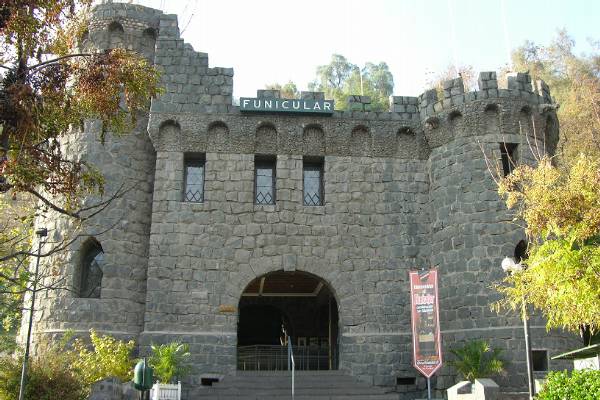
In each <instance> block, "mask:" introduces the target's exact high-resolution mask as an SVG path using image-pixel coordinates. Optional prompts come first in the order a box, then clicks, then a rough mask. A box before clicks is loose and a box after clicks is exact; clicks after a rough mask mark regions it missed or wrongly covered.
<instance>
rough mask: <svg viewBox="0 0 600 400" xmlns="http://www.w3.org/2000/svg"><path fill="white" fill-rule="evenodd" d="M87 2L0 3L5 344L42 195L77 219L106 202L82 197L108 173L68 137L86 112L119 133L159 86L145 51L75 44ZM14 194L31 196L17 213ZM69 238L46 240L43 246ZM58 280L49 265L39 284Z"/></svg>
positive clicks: (0, 345) (0, 255) (1, 313)
mask: <svg viewBox="0 0 600 400" xmlns="http://www.w3.org/2000/svg"><path fill="white" fill-rule="evenodd" d="M91 3H92V1H91V0H28V1H26V2H23V1H8V2H2V6H0V11H1V12H0V98H2V101H1V102H0V122H1V123H0V193H1V194H0V195H1V196H2V198H1V199H0V322H2V328H3V329H2V334H0V351H2V350H4V349H6V350H10V349H11V348H13V347H14V340H12V337H13V335H14V333H15V330H16V325H17V323H18V321H19V319H20V312H19V310H20V309H21V304H22V298H23V295H24V293H25V292H26V291H28V290H31V289H30V287H31V286H32V285H31V284H32V282H31V279H30V276H29V275H28V273H27V266H28V265H29V263H30V260H29V256H31V255H32V252H31V249H30V247H31V241H30V238H31V231H30V229H31V226H32V220H33V217H34V215H35V212H36V204H37V203H38V200H40V201H41V202H43V203H44V204H45V207H46V208H48V209H50V210H52V211H53V212H57V213H59V214H62V215H65V216H67V217H69V218H71V220H72V221H73V222H76V223H77V222H81V221H84V220H85V219H87V218H89V217H90V215H94V214H95V213H96V212H99V211H100V210H101V209H102V207H100V208H98V205H97V204H96V205H94V204H87V205H86V206H83V198H85V197H86V196H88V195H90V194H96V195H103V194H104V193H103V192H104V184H105V182H104V177H103V176H102V175H101V174H100V173H99V171H98V170H97V168H95V167H94V166H92V165H90V164H88V163H86V162H85V161H84V160H81V159H73V158H72V157H71V158H70V159H69V158H68V157H67V156H66V155H65V154H64V150H65V149H64V147H62V146H61V142H62V139H63V137H64V136H65V135H67V134H68V133H69V132H72V130H73V129H74V127H78V126H80V125H81V123H82V121H84V120H85V119H98V120H100V121H101V122H102V128H103V132H102V134H103V135H104V134H105V132H107V131H110V132H113V133H115V134H123V133H125V132H127V131H128V130H129V129H130V128H131V127H133V126H134V124H135V119H136V118H135V117H136V115H137V113H139V112H140V111H143V110H145V109H146V107H147V106H148V103H149V99H150V97H152V96H156V95H157V94H159V93H160V92H161V90H160V89H159V88H158V82H159V74H158V71H157V70H156V69H155V68H154V67H153V66H152V65H150V64H149V63H148V62H147V61H146V60H145V59H144V58H143V57H141V56H139V55H137V54H135V53H133V52H131V51H128V50H125V49H111V50H107V51H101V52H100V51H96V50H95V49H93V48H82V46H81V45H80V43H78V38H80V37H81V36H82V34H83V33H84V31H85V29H86V28H87V26H88V20H87V17H88V11H89V7H90V5H91ZM98 88H102V90H98ZM121 194H122V193H121ZM27 196H29V197H27ZM14 198H17V199H18V202H21V203H19V204H21V205H26V206H25V207H22V208H21V209H20V210H19V211H18V212H15V208H16V207H15V204H16V203H17V202H14V201H13V199H14ZM104 200H105V203H106V204H108V202H109V200H107V199H106V198H105V199H104ZM67 241H68V238H65V242H67ZM64 244H65V243H58V244H55V245H54V247H52V246H47V248H46V251H45V253H47V254H48V253H52V252H54V251H59V250H61V249H63V248H64V247H65V246H64ZM61 245H63V246H62V247H61ZM48 247H52V248H48ZM44 278H48V279H44ZM56 281H57V279H52V276H51V273H49V274H48V275H46V276H43V277H41V279H40V282H45V283H46V285H45V287H44V288H42V289H46V288H55V287H56ZM62 286H64V285H61V287H62ZM38 288H39V286H38Z"/></svg>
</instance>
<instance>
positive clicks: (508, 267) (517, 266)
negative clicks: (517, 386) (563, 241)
mask: <svg viewBox="0 0 600 400" xmlns="http://www.w3.org/2000/svg"><path fill="white" fill-rule="evenodd" d="M502 270H503V271H504V272H505V273H507V274H509V275H510V274H513V273H515V272H521V271H523V270H524V267H523V265H522V264H521V263H516V262H515V260H514V259H513V258H512V257H506V258H505V259H504V260H502ZM521 319H523V331H524V333H525V352H526V353H527V357H526V361H527V384H528V386H529V399H533V397H534V396H535V384H534V381H533V366H532V365H531V336H530V334H529V321H528V318H527V305H526V304H525V297H524V296H523V299H522V301H521Z"/></svg>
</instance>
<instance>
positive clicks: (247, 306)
mask: <svg viewBox="0 0 600 400" xmlns="http://www.w3.org/2000/svg"><path fill="white" fill-rule="evenodd" d="M217 17H220V16H215V18H217ZM224 17H226V16H224ZM215 34H217V33H215ZM81 46H82V48H84V49H108V48H113V47H119V46H122V47H125V48H127V49H130V50H132V51H137V52H139V53H141V54H143V55H144V56H145V57H146V58H147V59H148V60H149V61H150V62H152V63H153V64H154V65H156V67H157V68H158V69H159V70H160V71H161V73H162V83H163V86H164V93H163V94H162V95H161V96H160V97H159V98H156V99H152V102H151V105H150V108H149V110H148V113H147V114H146V115H144V116H142V118H139V123H138V126H137V128H136V129H135V130H134V131H133V132H131V133H130V134H129V135H125V136H122V137H112V136H110V135H108V137H107V139H106V142H105V143H104V144H102V143H101V142H100V141H99V140H98V137H99V134H100V131H101V128H100V127H99V126H98V124H97V123H95V122H93V121H87V122H86V123H85V124H84V129H83V131H81V132H76V133H73V134H72V135H71V136H70V141H69V142H68V143H64V146H65V150H66V151H67V152H68V153H70V154H72V155H73V156H74V157H82V158H83V159H85V160H87V161H89V162H90V163H93V164H94V165H96V166H97V167H98V168H99V169H100V171H101V172H102V173H103V174H104V176H105V177H106V182H107V188H106V191H107V193H110V191H111V190H112V191H115V190H116V189H117V188H119V187H120V185H123V184H124V185H127V186H128V187H131V189H130V190H128V191H127V192H126V193H125V194H124V195H123V196H122V197H121V198H119V199H118V200H117V201H115V202H114V203H113V204H111V205H110V207H109V208H108V209H107V210H106V211H105V212H104V213H103V216H102V218H98V219H95V220H93V221H91V222H90V223H89V224H88V225H87V226H86V227H85V229H86V232H84V233H86V234H87V235H81V239H80V240H77V241H76V242H75V243H73V245H72V246H71V248H70V249H69V251H68V252H67V254H66V255H62V256H61V257H62V258H61V259H60V260H58V259H57V260H50V261H49V262H48V263H49V264H52V263H53V262H56V264H57V265H60V266H61V267H60V268H59V270H58V272H57V273H58V274H59V275H61V276H63V277H64V279H65V281H66V282H70V284H71V285H72V290H71V291H68V292H67V291H65V292H60V291H55V292H49V293H47V294H45V295H44V296H41V297H42V300H41V304H40V305H39V306H38V310H37V312H36V315H35V330H34V338H35V341H36V342H38V343H39V342H42V341H44V340H49V339H50V340H52V339H55V338H57V337H60V336H61V335H62V334H63V333H64V332H65V331H67V330H73V331H74V332H75V333H80V334H85V333H87V332H88V331H89V329H90V328H94V329H96V330H98V331H100V332H105V333H110V334H111V335H114V336H117V337H119V338H128V339H134V340H135V341H136V343H137V344H138V349H137V351H138V353H139V354H140V355H141V356H143V355H145V354H148V352H149V351H150V345H151V344H153V343H167V342H171V341H179V342H184V343H189V344H190V352H191V361H192V363H193V367H194V373H193V374H192V376H191V377H190V378H188V379H187V380H186V381H185V382H184V387H186V393H187V394H186V396H187V398H189V399H192V398H194V399H195V398H202V396H207V397H209V398H210V397H211V396H212V398H218V391H217V390H218V387H219V386H221V387H222V388H228V389H227V390H229V392H227V393H230V394H232V393H233V394H236V393H237V394H236V395H239V398H244V396H246V398H252V396H253V395H252V394H251V393H252V392H251V388H260V387H263V388H264V390H267V389H269V388H271V387H277V385H279V383H278V382H279V381H277V379H278V377H279V376H280V375H281V376H283V377H284V378H285V379H284V380H283V381H282V382H285V385H288V382H289V375H285V374H288V372H287V371H288V365H289V362H290V349H291V353H292V354H293V357H294V363H295V368H296V370H297V371H298V372H299V373H300V375H299V378H298V379H299V380H298V381H297V388H298V390H299V391H300V392H299V393H303V394H304V395H306V396H313V395H314V396H316V395H317V394H318V395H323V396H333V395H334V394H335V393H337V395H339V396H342V397H343V398H352V397H351V395H352V394H353V393H354V394H356V393H359V396H360V395H364V396H367V394H369V395H371V394H372V395H373V396H375V397H369V398H373V399H374V398H381V399H383V398H396V399H397V398H402V399H413V398H420V397H422V396H423V391H424V388H425V386H424V385H425V384H424V382H425V381H424V379H423V378H422V377H421V376H419V375H418V373H417V372H416V371H415V369H414V368H413V366H412V341H411V328H410V298H409V285H408V273H409V271H410V270H414V269H423V268H425V269H427V268H437V270H438V275H439V279H440V284H439V287H440V293H439V295H440V299H439V300H440V313H439V318H440V325H441V328H442V339H443V347H444V348H449V347H456V346H460V345H462V344H464V343H466V342H468V341H469V340H474V339H486V340H487V341H488V342H490V343H491V345H492V346H493V347H500V348H502V349H504V354H505V355H506V357H507V358H508V359H510V360H511V362H510V364H509V366H508V369H509V370H508V373H507V375H506V376H503V377H500V379H499V384H500V385H501V386H502V388H503V390H506V391H519V390H525V387H526V381H525V380H524V379H521V378H520V377H523V374H520V373H519V372H518V371H522V370H523V368H524V363H525V354H524V352H522V351H521V349H522V348H523V347H524V341H523V331H522V325H521V321H520V319H519V317H518V315H503V314H496V313H494V312H492V311H491V310H490V307H489V305H490V303H491V302H492V301H493V300H494V299H495V298H496V297H495V296H496V294H495V293H493V291H492V290H491V289H490V285H491V283H492V282H495V281H497V280H499V279H500V278H501V277H502V274H503V272H502V270H501V268H500V267H499V266H500V263H501V261H502V259H503V258H504V257H507V256H512V255H513V254H514V252H515V248H516V246H517V244H518V243H519V242H520V241H521V240H522V239H524V237H525V236H524V232H523V231H522V230H521V229H520V228H519V227H518V226H516V225H515V224H512V223H509V222H510V221H511V220H512V216H511V215H510V214H509V213H508V212H507V211H506V209H505V206H504V204H503V202H502V200H501V199H500V198H499V197H498V194H497V192H496V186H495V183H494V180H493V178H492V176H491V175H490V171H489V169H488V167H489V165H488V163H486V157H487V161H490V160H491V162H492V163H495V164H496V165H498V166H499V172H500V173H503V172H505V173H506V172H507V171H506V170H507V169H509V164H508V162H507V160H508V157H509V156H510V158H511V159H512V160H516V161H517V162H532V160H533V156H532V154H531V152H530V148H529V146H528V144H531V143H534V144H536V143H537V144H539V146H538V148H540V149H546V150H547V151H549V152H552V151H553V148H554V146H555V145H556V142H557V140H558V122H557V119H556V113H555V108H556V107H554V106H553V104H552V99H551V97H550V93H549V90H548V87H547V86H546V85H545V84H544V83H543V82H542V81H538V82H531V79H530V77H529V75H527V74H521V73H518V74H517V73H515V74H512V75H510V76H509V77H508V87H506V88H499V87H498V81H497V77H496V73H495V72H482V73H481V74H480V76H479V89H478V90H477V91H474V92H465V90H464V86H463V82H462V79H461V78H457V79H454V80H451V81H448V82H445V84H444V91H443V98H441V97H440V98H438V94H437V93H436V91H435V90H432V91H427V92H425V93H423V94H422V95H420V96H418V97H410V96H393V97H391V98H390V108H389V111H387V112H373V111H371V110H370V100H369V98H367V97H364V96H353V97H351V98H350V99H349V100H350V101H349V109H348V110H345V111H337V110H334V107H333V104H332V102H331V100H330V99H326V98H324V96H323V93H319V92H303V93H302V96H301V98H300V99H281V98H280V95H279V93H278V92H277V91H269V90H259V91H258V93H257V95H256V97H255V98H242V99H240V103H239V105H234V104H233V99H232V93H233V84H234V73H233V69H231V68H220V67H213V66H210V65H209V58H208V55H207V54H205V53H201V52H197V51H195V50H194V49H193V48H192V47H191V45H189V44H186V43H185V42H184V40H183V39H182V38H181V37H180V32H179V27H178V22H177V16H175V15H167V14H164V13H162V12H161V11H159V10H154V9H151V8H146V7H142V6H139V5H133V4H125V3H112V2H107V3H105V4H101V5H98V6H96V7H95V8H94V10H93V15H92V18H91V22H90V26H89V32H88V33H87V35H86V36H85V38H84V39H83V42H82V43H81ZM383 56H384V55H382V57H383ZM257 62H260V60H258V59H257ZM266 67H267V66H265V68H266ZM534 126H535V128H536V129H535V130H534V129H533V127H534ZM503 169H504V171H503ZM38 224H40V225H41V224H43V225H44V226H45V227H47V228H48V230H49V232H50V237H54V238H57V239H58V238H60V237H64V236H67V235H68V233H69V231H70V229H72V227H71V226H70V225H69V224H68V223H67V222H66V221H64V220H62V219H61V218H60V217H59V216H56V215H54V214H53V213H52V212H51V211H49V212H48V213H47V214H46V218H45V219H41V218H40V220H38ZM101 232H103V233H102V234H99V233H101ZM52 235H54V236H52ZM531 331H532V338H533V347H534V349H538V351H539V352H541V353H539V356H541V357H544V355H545V357H546V359H547V361H548V362H547V363H546V364H547V365H550V366H551V367H552V368H553V369H560V368H565V367H568V365H567V363H566V362H563V361H559V360H550V358H549V356H550V355H552V354H559V353H561V352H564V351H566V350H569V349H571V348H574V347H575V343H576V342H575V341H574V339H573V338H572V337H571V336H569V335H566V334H563V333H561V332H554V331H551V332H547V331H546V329H545V326H544V322H543V321H541V320H538V319H535V318H534V319H532V321H531ZM303 372H304V373H305V375H304V376H305V379H307V380H305V381H304V384H303V383H302V379H301V377H302V376H303V375H302V373H303ZM542 372H543V371H540V373H542ZM261 374H262V375H261ZM269 374H270V375H269ZM278 374H280V375H278ZM244 379H246V380H245V381H244ZM261 379H262V380H261ZM282 379H283V378H282ZM217 382H218V383H217ZM261 382H265V383H263V384H261ZM455 382H456V374H455V372H454V371H453V370H452V369H451V368H450V367H448V366H444V367H443V368H442V369H441V370H440V371H439V373H438V374H437V375H436V378H435V379H434V381H433V385H434V390H435V391H437V394H440V396H441V393H442V391H443V390H444V389H446V388H448V387H450V386H452V385H453V384H454V383H455ZM208 384H212V385H213V386H212V387H210V388H207V387H206V385H208ZM236 384H240V385H242V384H246V385H247V386H245V387H242V388H239V387H237V388H236V387H235V385H236ZM228 385H229V386H228ZM261 385H262V386H261ZM282 385H284V384H283V383H282ZM281 387H282V388H283V387H284V386H281ZM285 387H286V388H287V386H285ZM310 387H312V388H318V390H320V392H317V394H315V392H309V391H307V390H308V388H310ZM340 387H341V388H340ZM334 389H335V390H334ZM281 390H282V392H281V393H284V392H283V389H281ZM287 390H288V389H285V393H286V395H287V393H288V392H287ZM302 390H304V392H302ZM370 391H371V392H370ZM278 393H279V392H278ZM281 393H280V394H281ZM361 393H362V394H361ZM254 396H255V397H254V398H268V396H266V395H254ZM376 396H381V397H376ZM390 396H391V397H390ZM275 397H276V396H275ZM332 398H333V397H332Z"/></svg>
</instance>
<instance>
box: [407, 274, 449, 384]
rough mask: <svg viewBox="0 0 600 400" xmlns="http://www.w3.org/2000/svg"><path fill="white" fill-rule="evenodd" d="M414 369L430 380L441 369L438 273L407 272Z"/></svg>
mask: <svg viewBox="0 0 600 400" xmlns="http://www.w3.org/2000/svg"><path fill="white" fill-rule="evenodd" d="M410 302H411V316H412V318H411V319H412V336H413V366H414V367H415V368H416V369H417V370H418V371H419V372H420V373H422V374H423V375H425V377H426V378H431V376H432V375H433V374H435V371H437V370H438V369H439V368H440V367H441V366H442V337H441V335H440V313H439V306H438V284H437V270H435V269H433V270H429V271H411V272H410Z"/></svg>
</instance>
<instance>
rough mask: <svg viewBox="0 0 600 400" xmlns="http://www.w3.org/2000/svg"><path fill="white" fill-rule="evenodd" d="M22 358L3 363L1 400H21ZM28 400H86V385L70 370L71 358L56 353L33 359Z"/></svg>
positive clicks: (0, 377)
mask: <svg viewBox="0 0 600 400" xmlns="http://www.w3.org/2000/svg"><path fill="white" fill-rule="evenodd" d="M21 363H22V359H21V358H13V357H4V358H2V359H0V400H17V399H18V398H19V385H20V380H21V365H22V364H21ZM27 377H28V379H27V387H26V390H25V399H26V400H57V399H60V400H85V399H87V395H88V391H87V389H86V387H85V384H84V383H83V382H81V380H80V379H79V377H78V376H77V375H76V374H75V373H74V371H73V370H72V369H71V367H70V358H69V357H67V356H65V355H64V354H61V353H59V352H56V351H50V352H48V353H46V354H45V355H43V356H41V357H38V358H32V359H31V362H30V364H29V370H28V374H27Z"/></svg>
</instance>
